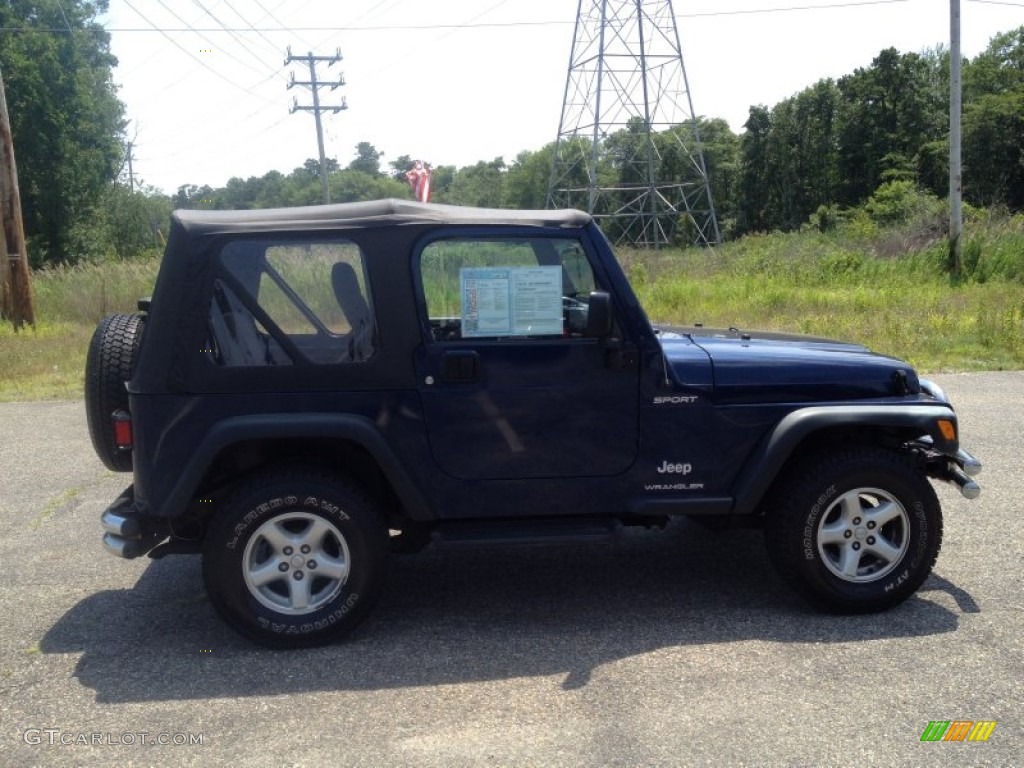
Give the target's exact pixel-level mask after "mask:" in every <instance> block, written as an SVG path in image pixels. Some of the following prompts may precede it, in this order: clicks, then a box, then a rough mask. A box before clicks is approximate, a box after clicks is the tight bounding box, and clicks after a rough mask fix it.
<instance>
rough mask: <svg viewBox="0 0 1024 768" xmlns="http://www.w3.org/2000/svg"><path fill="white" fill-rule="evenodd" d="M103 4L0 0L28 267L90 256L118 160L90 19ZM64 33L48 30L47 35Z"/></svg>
mask: <svg viewBox="0 0 1024 768" xmlns="http://www.w3.org/2000/svg"><path fill="white" fill-rule="evenodd" d="M106 10H107V0H94V1H92V2H88V1H87V0H7V1H6V2H4V3H0V27H9V28H14V29H18V30H20V31H18V32H4V33H3V34H2V35H0V67H2V70H3V77H4V83H5V86H6V91H7V104H8V109H9V112H10V116H11V129H12V132H13V135H14V149H15V154H16V156H17V161H18V178H19V183H20V187H21V199H22V209H23V213H24V218H25V233H26V236H27V238H28V241H29V254H30V256H31V259H32V262H33V263H34V264H36V265H38V264H42V263H46V262H61V261H63V262H73V261H76V260H78V259H79V258H82V257H87V256H95V255H99V254H100V253H101V252H102V251H103V249H104V246H105V243H104V241H103V236H102V233H101V232H100V231H99V229H101V228H99V227H98V225H97V223H96V222H98V221H99V220H100V219H101V217H100V216H99V215H98V212H99V209H100V208H101V206H102V203H103V198H104V194H105V192H106V189H107V186H108V184H109V183H110V182H112V181H113V180H114V179H115V178H116V177H117V174H118V170H119V168H120V165H121V160H122V156H123V151H122V138H123V131H124V120H123V114H124V106H123V105H122V104H121V102H120V101H119V100H118V98H117V94H116V89H115V86H114V83H113V80H112V77H111V71H112V69H113V67H114V66H115V65H116V64H117V60H116V59H115V58H114V57H113V56H112V55H111V54H110V38H109V35H107V33H106V32H105V31H104V29H103V27H102V26H100V25H99V24H98V23H96V18H97V16H98V15H99V14H101V13H104V12H105V11H106ZM54 29H69V30H70V31H68V32H66V33H65V32H60V33H54V32H51V31H50V30H54Z"/></svg>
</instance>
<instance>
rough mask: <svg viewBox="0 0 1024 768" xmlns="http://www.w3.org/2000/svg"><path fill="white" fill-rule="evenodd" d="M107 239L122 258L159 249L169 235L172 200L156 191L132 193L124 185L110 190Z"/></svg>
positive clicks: (106, 209)
mask: <svg viewBox="0 0 1024 768" xmlns="http://www.w3.org/2000/svg"><path fill="white" fill-rule="evenodd" d="M103 210H104V219H105V222H106V226H107V238H108V240H109V242H110V244H111V246H112V247H113V249H114V253H115V254H116V255H117V257H118V258H120V259H128V258H132V257H134V256H138V255H139V254H141V253H142V252H144V251H146V250H149V249H153V248H159V247H161V246H162V245H163V243H164V238H166V236H167V229H168V225H169V224H170V216H171V199H170V198H168V197H167V196H166V195H163V194H161V193H160V192H158V191H157V190H155V189H152V188H145V189H143V190H141V191H138V192H132V191H130V190H129V189H128V187H126V186H125V185H123V184H111V185H110V186H108V187H107V190H106V194H105V195H104V201H103Z"/></svg>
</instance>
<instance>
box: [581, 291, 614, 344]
mask: <svg viewBox="0 0 1024 768" xmlns="http://www.w3.org/2000/svg"><path fill="white" fill-rule="evenodd" d="M589 304H590V308H589V309H588V310H587V329H586V331H584V333H583V335H584V336H586V337H587V338H591V339H601V338H604V337H605V336H611V334H612V297H611V296H610V295H609V294H608V293H606V292H605V291H593V292H591V294H590V302H589Z"/></svg>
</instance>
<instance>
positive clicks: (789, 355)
mask: <svg viewBox="0 0 1024 768" xmlns="http://www.w3.org/2000/svg"><path fill="white" fill-rule="evenodd" d="M658 337H659V339H660V340H661V344H662V348H663V350H664V352H665V356H666V359H667V361H668V364H669V365H670V366H671V367H672V368H673V370H675V371H676V373H677V374H678V378H679V379H680V380H681V381H687V379H688V378H692V369H691V366H692V365H693V354H692V350H693V347H697V348H699V349H701V350H703V352H704V353H705V354H706V355H707V356H708V358H710V360H711V366H712V377H713V387H714V399H715V401H716V402H718V403H765V402H776V403H783V402H825V401H837V400H863V399H869V398H887V397H902V396H904V395H916V394H918V393H919V392H920V391H921V385H920V382H919V380H918V377H917V374H916V373H915V372H914V369H913V368H911V367H910V365H909V364H907V363H905V362H903V361H902V360H897V359H895V358H892V357H886V356H884V355H879V354H875V353H874V352H871V351H870V350H869V349H867V348H866V347H863V346H861V345H859V344H848V343H844V342H841V341H834V340H831V339H824V338H819V337H814V336H802V335H798V334H787V333H774V332H756V331H741V330H738V329H735V328H730V329H728V330H719V329H711V328H696V327H695V328H667V327H665V328H659V329H658ZM687 348H689V350H687Z"/></svg>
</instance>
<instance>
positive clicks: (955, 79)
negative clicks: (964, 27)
mask: <svg viewBox="0 0 1024 768" xmlns="http://www.w3.org/2000/svg"><path fill="white" fill-rule="evenodd" d="M962 98H963V94H962V83H961V75H960V0H949V262H950V264H949V266H950V270H951V271H952V273H953V276H954V277H959V276H960V270H961V268H962V267H963V242H962V239H961V235H963V227H964V213H963V201H962V193H963V170H962V168H961V165H960V114H961V111H962V109H961V99H962Z"/></svg>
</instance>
